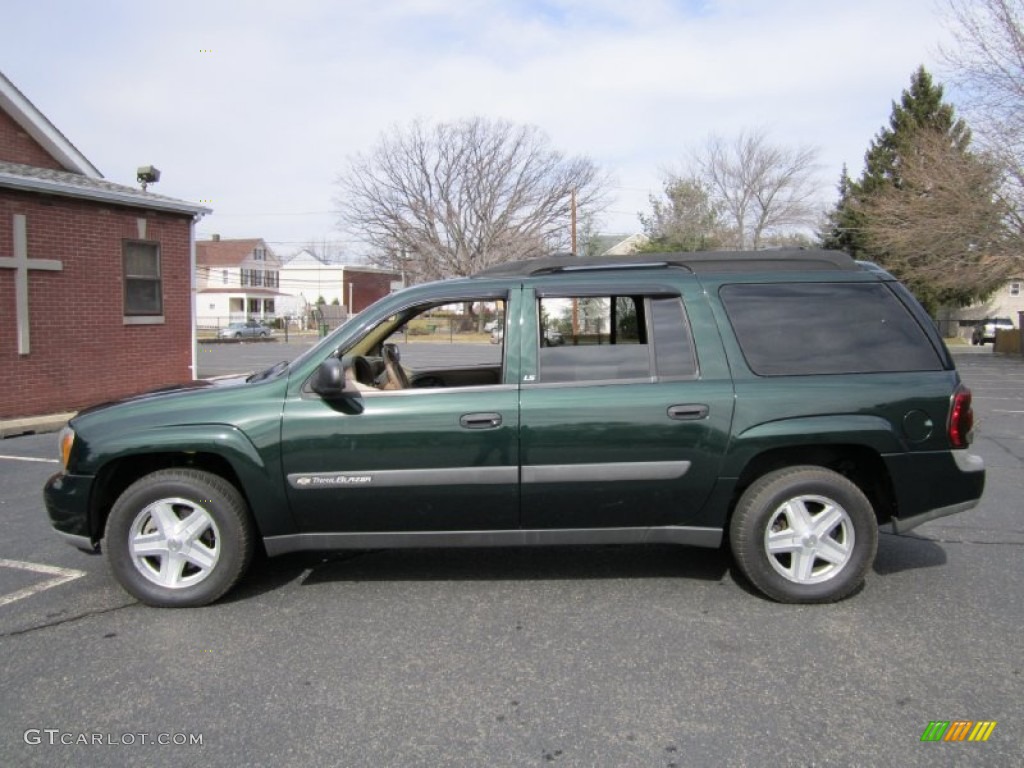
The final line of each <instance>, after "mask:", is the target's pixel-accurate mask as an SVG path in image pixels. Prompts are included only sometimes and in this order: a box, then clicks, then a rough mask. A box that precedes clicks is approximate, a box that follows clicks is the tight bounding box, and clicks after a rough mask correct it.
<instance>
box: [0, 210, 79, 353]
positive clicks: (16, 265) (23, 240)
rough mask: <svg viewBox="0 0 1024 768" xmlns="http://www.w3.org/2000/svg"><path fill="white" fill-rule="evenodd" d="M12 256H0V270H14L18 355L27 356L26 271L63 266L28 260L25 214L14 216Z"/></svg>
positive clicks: (49, 262)
mask: <svg viewBox="0 0 1024 768" xmlns="http://www.w3.org/2000/svg"><path fill="white" fill-rule="evenodd" d="M13 224H14V226H13V229H14V256H13V258H12V257H11V256H0V269H13V270H14V306H15V308H16V314H17V318H18V354H19V355H27V354H28V352H29V343H28V271H29V270H30V269H45V270H48V271H50V272H60V271H61V270H62V269H64V265H63V264H62V263H61V262H60V261H58V260H57V259H30V258H29V257H28V235H27V234H26V229H25V214H23V213H16V214H14V222H13Z"/></svg>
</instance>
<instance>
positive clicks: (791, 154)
mask: <svg viewBox="0 0 1024 768" xmlns="http://www.w3.org/2000/svg"><path fill="white" fill-rule="evenodd" d="M817 157H818V149H817V148H816V147H806V146H804V147H796V148H789V147H783V146H778V145H775V144H772V143H771V142H770V141H769V140H768V136H767V133H766V132H765V131H764V130H763V129H756V130H752V131H743V132H741V133H740V134H739V135H738V136H736V137H735V138H734V139H731V140H728V139H725V138H723V137H721V136H718V135H715V134H712V135H711V136H710V137H708V140H707V142H706V144H705V146H704V147H703V149H701V150H699V151H697V152H696V153H694V155H693V165H694V168H695V171H696V173H695V175H696V176H697V177H699V178H700V179H701V180H702V181H703V183H704V184H705V185H706V186H707V188H708V189H709V191H710V193H711V199H712V201H713V202H714V203H715V205H716V206H717V208H718V210H719V211H720V212H721V214H722V216H723V217H725V218H726V220H727V223H728V224H729V228H730V229H732V230H733V232H734V233H735V238H736V239H735V242H734V243H732V245H734V247H737V248H739V249H740V250H745V249H754V250H756V249H757V248H759V247H761V245H762V244H763V240H764V237H765V235H766V234H768V233H772V232H775V233H778V232H780V231H781V230H783V229H785V228H798V227H803V226H811V225H813V224H814V223H815V222H816V220H817V215H818V212H817V205H816V203H815V196H816V193H817V190H818V180H817V177H816V175H817V171H818V166H817Z"/></svg>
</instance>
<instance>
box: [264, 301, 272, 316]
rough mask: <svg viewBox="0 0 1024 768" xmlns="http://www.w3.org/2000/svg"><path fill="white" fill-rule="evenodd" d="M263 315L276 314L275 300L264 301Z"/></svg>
mask: <svg viewBox="0 0 1024 768" xmlns="http://www.w3.org/2000/svg"><path fill="white" fill-rule="evenodd" d="M263 314H265V315H272V314H274V300H273V299H264V300H263Z"/></svg>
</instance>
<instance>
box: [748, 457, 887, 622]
mask: <svg viewBox="0 0 1024 768" xmlns="http://www.w3.org/2000/svg"><path fill="white" fill-rule="evenodd" d="M769 534H771V540H770V539H769ZM729 536H730V544H731V547H732V552H733V557H734V558H735V559H736V564H737V566H738V567H739V569H740V571H741V572H742V573H743V575H744V576H746V577H747V578H748V579H749V580H750V582H751V583H752V584H753V585H754V586H755V587H757V588H758V589H759V590H760V591H761V592H763V593H764V594H765V595H767V596H768V597H770V598H772V599H773V600H778V601H779V602H782V603H830V602H834V601H836V600H842V599H843V598H845V597H848V596H849V595H850V594H852V593H853V592H854V591H855V590H857V589H858V588H859V587H860V586H861V584H863V583H864V576H865V574H866V573H867V570H868V568H870V567H871V564H872V563H873V562H874V560H875V553H876V551H877V550H878V522H877V520H876V518H875V513H874V510H873V509H872V507H871V502H869V501H868V499H867V497H866V496H865V495H864V493H863V492H862V491H861V490H860V488H858V487H857V486H856V485H854V483H852V482H851V481H850V480H847V479H846V478H845V477H843V476H842V475H840V474H838V473H836V472H833V471H831V470H828V469H823V468H821V467H812V466H802V467H790V468H787V469H780V470H777V471H775V472H770V473H768V474H766V475H765V476H764V477H761V478H759V479H758V480H757V481H755V482H754V483H753V484H752V485H751V486H750V487H749V488H747V490H746V491H745V492H744V494H743V496H741V497H740V500H739V502H738V503H737V505H736V509H735V511H734V512H733V516H732V520H731V522H730V527H729Z"/></svg>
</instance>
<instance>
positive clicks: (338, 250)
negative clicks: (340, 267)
mask: <svg viewBox="0 0 1024 768" xmlns="http://www.w3.org/2000/svg"><path fill="white" fill-rule="evenodd" d="M301 250H303V251H308V252H309V253H311V254H313V255H314V256H316V257H317V258H318V259H320V260H321V261H323V262H325V263H327V264H342V263H344V262H345V261H346V258H345V257H346V252H345V247H344V246H343V245H342V244H341V243H338V242H337V241H334V240H328V239H327V238H320V239H319V240H307V241H306V243H305V245H303V246H302V248H301Z"/></svg>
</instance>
